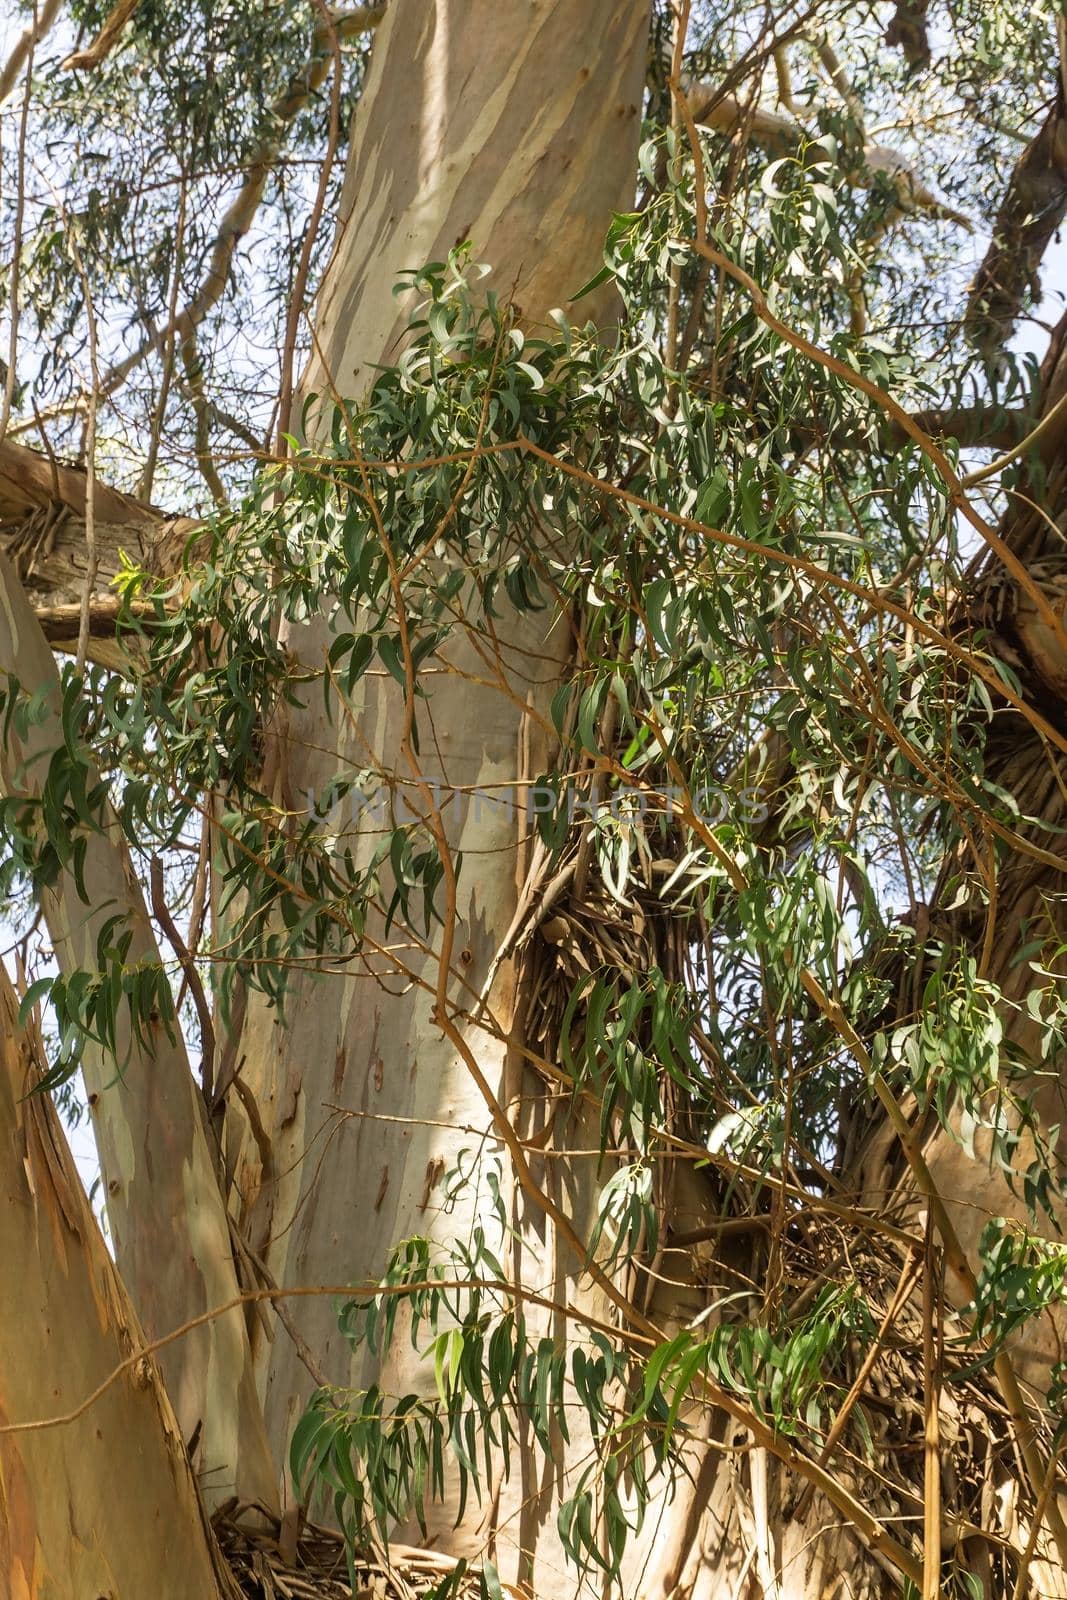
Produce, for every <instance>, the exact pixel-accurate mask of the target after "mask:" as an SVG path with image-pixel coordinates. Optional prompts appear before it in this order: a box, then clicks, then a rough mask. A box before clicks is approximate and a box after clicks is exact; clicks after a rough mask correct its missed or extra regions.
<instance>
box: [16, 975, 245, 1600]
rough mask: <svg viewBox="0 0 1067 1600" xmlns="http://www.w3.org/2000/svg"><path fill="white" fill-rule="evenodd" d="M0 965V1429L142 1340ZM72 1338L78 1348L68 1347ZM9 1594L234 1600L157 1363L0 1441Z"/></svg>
mask: <svg viewBox="0 0 1067 1600" xmlns="http://www.w3.org/2000/svg"><path fill="white" fill-rule="evenodd" d="M41 1070H42V1062H41V1057H40V1052H39V1048H38V1046H37V1041H36V1040H35V1039H33V1038H32V1036H31V1035H30V1033H29V1032H28V1031H27V1030H24V1029H21V1028H20V1027H19V1026H18V1007H17V1004H16V1000H15V996H14V993H13V992H12V989H11V984H10V982H9V980H8V977H7V974H6V972H5V971H4V969H3V967H2V966H0V1259H2V1260H3V1263H4V1271H5V1273H6V1275H7V1285H8V1287H7V1291H6V1292H5V1295H4V1298H3V1311H2V1313H0V1422H3V1423H11V1422H24V1421H32V1420H34V1419H36V1418H38V1417H43V1416H48V1415H50V1414H53V1413H54V1412H55V1411H56V1410H57V1409H60V1408H63V1407H65V1406H71V1405H73V1404H76V1403H77V1402H78V1401H79V1400H81V1399H82V1397H83V1396H84V1395H86V1394H88V1393H90V1392H91V1391H92V1390H93V1389H94V1388H95V1387H96V1385H97V1384H98V1383H100V1382H101V1381H102V1380H103V1379H104V1378H106V1377H107V1376H108V1374H109V1373H110V1372H111V1371H112V1370H113V1369H114V1367H115V1366H116V1365H117V1364H118V1363H119V1362H120V1361H121V1360H123V1359H124V1357H126V1356H127V1355H128V1354H129V1353H130V1352H131V1351H133V1350H136V1349H137V1347H138V1346H139V1345H140V1344H141V1343H143V1334H142V1333H141V1329H140V1327H139V1325H138V1322H137V1318H136V1316H135V1314H134V1312H133V1308H132V1307H131V1305H130V1303H129V1300H128V1299H127V1296H126V1292H125V1289H124V1287H123V1284H122V1282H121V1280H120V1278H119V1275H118V1273H117V1272H116V1270H115V1268H114V1266H113V1264H112V1262H111V1259H110V1257H109V1256H108V1253H107V1250H106V1248H105V1246H104V1241H103V1239H102V1238H101V1237H100V1231H99V1229H98V1228H97V1225H96V1219H95V1218H94V1216H93V1214H92V1211H91V1210H90V1208H89V1204H88V1201H87V1200H86V1197H85V1191H84V1189H83V1188H82V1185H81V1180H80V1179H79V1177H78V1174H77V1171H76V1170H75V1167H74V1163H73V1161H72V1160H71V1156H70V1151H69V1150H68V1148H67V1143H66V1140H65V1138H64V1136H63V1131H62V1129H61V1128H60V1126H59V1122H58V1119H57V1117H56V1114H55V1111H54V1110H53V1109H52V1103H51V1100H50V1099H49V1097H48V1096H47V1095H35V1094H31V1093H30V1091H31V1090H32V1088H33V1086H34V1083H35V1082H36V1081H37V1079H38V1077H39V1075H40V1072H41ZM72 1335H73V1336H72ZM0 1507H2V1514H0V1593H3V1594H4V1595H5V1596H11V1597H12V1600H36V1597H38V1596H40V1597H41V1600H96V1597H97V1596H107V1600H147V1597H148V1596H151V1597H152V1600H228V1597H229V1596H231V1595H232V1594H233V1592H234V1591H233V1589H232V1586H231V1585H230V1584H229V1583H228V1582H227V1581H226V1580H225V1579H224V1578H223V1577H221V1576H220V1573H221V1570H222V1568H221V1561H220V1560H218V1558H217V1553H216V1551H215V1545H214V1539H213V1537H212V1535H211V1533H210V1531H209V1529H208V1527H207V1524H206V1520H205V1517H204V1512H203V1508H202V1506H201V1504H200V1500H199V1497H198V1494H197V1489H196V1484H195V1482H194V1480H193V1475H192V1473H191V1471H190V1469H189V1463H188V1461H187V1459H186V1455H185V1448H184V1446H183V1444H182V1441H181V1437H180V1435H179V1432H178V1425H177V1422H176V1420H175V1417H174V1413H173V1411H172V1410H171V1406H170V1402H169V1400H168V1399H167V1396H166V1393H165V1392H164V1389H163V1385H162V1382H161V1380H160V1375H159V1371H158V1368H157V1367H156V1364H155V1362H154V1361H151V1360H145V1361H144V1362H143V1364H140V1363H139V1364H138V1365H137V1366H135V1367H132V1368H131V1369H130V1371H129V1373H128V1374H127V1376H126V1377H125V1378H124V1379H123V1380H122V1381H121V1382H120V1383H117V1384H115V1385H114V1386H113V1387H112V1388H111V1389H109V1390H108V1391H107V1392H106V1393H105V1394H104V1395H103V1396H102V1397H101V1399H100V1400H99V1402H98V1403H97V1404H96V1405H95V1406H94V1407H93V1408H92V1410H91V1411H89V1412H87V1413H86V1415H85V1416H84V1417H80V1418H79V1419H78V1420H77V1421H76V1422H74V1423H71V1424H70V1425H69V1426H67V1427H64V1428H51V1429H47V1430H45V1431H43V1432H40V1433H24V1434H14V1435H7V1436H3V1435H0Z"/></svg>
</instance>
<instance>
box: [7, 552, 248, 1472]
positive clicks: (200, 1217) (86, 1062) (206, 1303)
mask: <svg viewBox="0 0 1067 1600" xmlns="http://www.w3.org/2000/svg"><path fill="white" fill-rule="evenodd" d="M0 673H2V674H4V675H5V676H6V675H9V674H10V675H12V676H14V677H16V678H17V679H18V681H19V682H20V683H21V684H22V685H23V687H24V688H26V689H28V690H30V691H36V690H40V689H42V688H44V689H47V690H48V693H49V696H50V698H51V700H52V703H53V706H54V707H55V708H56V709H54V711H53V715H52V716H51V717H50V718H49V719H48V720H47V721H46V722H44V723H39V724H37V725H35V727H34V728H33V730H32V732H31V734H30V736H29V739H28V741H27V743H26V744H24V745H22V744H20V743H19V742H18V739H17V736H16V735H15V733H14V732H13V731H12V732H11V733H10V735H9V743H8V747H7V748H6V749H4V750H2V751H0V792H2V793H4V794H7V795H12V794H25V795H30V796H33V795H36V794H37V793H39V790H40V785H41V782H42V780H43V777H44V775H45V773H46V771H47V768H48V763H49V761H50V759H51V757H52V755H53V754H54V753H55V751H56V750H57V749H60V748H62V745H63V733H62V721H61V718H60V714H59V710H58V699H59V675H58V672H57V670H56V664H55V661H54V659H53V657H52V653H51V651H50V650H49V648H48V645H47V643H46V642H45V639H44V637H43V635H42V633H41V630H40V627H39V626H38V624H37V620H36V618H35V617H34V614H33V612H32V610H31V609H30V606H29V603H28V602H27V600H26V596H25V594H24V593H23V591H22V588H21V586H20V585H19V583H18V580H17V579H16V578H15V576H14V574H13V573H12V571H11V567H10V565H9V563H8V562H7V561H6V559H4V558H3V557H2V556H0ZM84 877H85V886H86V892H87V895H88V902H89V903H88V905H86V904H85V902H84V901H82V900H81V899H80V897H79V895H78V893H77V890H76V887H75V884H74V881H73V878H72V876H71V874H70V873H65V874H64V875H63V876H62V878H61V879H60V881H59V884H58V886H57V888H56V889H55V890H53V891H45V892H44V893H43V894H42V903H43V907H44V913H45V917H46V920H47V922H48V928H49V933H50V935H51V939H52V945H53V948H54V950H55V954H56V959H57V961H58V962H59V965H60V968H61V970H62V971H63V972H64V973H65V974H68V975H69V974H71V973H74V972H78V971H82V972H96V971H97V970H98V967H97V941H98V938H99V935H100V933H101V930H102V929H103V927H104V925H105V923H106V922H107V921H109V920H110V919H111V918H112V917H114V916H116V915H122V914H123V913H125V914H126V916H127V917H128V919H129V920H128V922H127V927H128V928H129V930H130V931H131V933H132V935H133V939H132V944H131V946H130V950H129V955H128V958H127V960H128V964H129V965H130V966H137V965H138V964H144V965H154V966H158V965H159V962H160V954H159V950H158V947H157V945H156V941H155V937H154V935H153V932H152V927H151V924H150V923H149V920H148V916H147V913H146V911H145V907H144V900H143V897H142V894H141V889H140V885H139V884H138V882H137V879H136V877H135V875H134V872H133V867H132V865H131V863H130V859H129V855H128V852H127V850H126V847H125V843H124V842H123V840H122V837H121V834H120V832H119V828H118V824H117V822H115V821H114V819H112V820H111V825H110V827H109V829H108V831H107V832H106V833H97V834H93V835H91V836H89V837H88V839H87V848H86V855H85V867H84ZM116 1031H117V1043H118V1047H117V1050H116V1054H115V1057H114V1058H113V1057H111V1056H110V1055H106V1054H105V1053H104V1052H103V1051H102V1050H101V1049H99V1048H97V1047H92V1048H87V1049H86V1051H85V1054H84V1058H83V1071H84V1074H85V1083H86V1087H87V1089H88V1091H89V1101H90V1105H91V1106H92V1110H93V1125H94V1129H95V1132H96V1137H97V1143H98V1147H99V1152H100V1161H101V1168H102V1171H103V1177H104V1182H105V1185H106V1190H107V1204H108V1216H109V1219H110V1221H111V1226H112V1230H113V1235H114V1239H115V1253H116V1257H117V1260H118V1264H119V1269H120V1271H121V1272H122V1275H123V1279H124V1282H125V1284H126V1287H127V1288H128V1290H129V1291H130V1294H131V1297H132V1299H133V1301H134V1304H135V1306H136V1307H137V1311H138V1314H139V1316H140V1318H141V1320H142V1322H143V1323H144V1325H145V1327H146V1328H147V1329H148V1331H149V1333H150V1334H159V1333H164V1332H167V1331H169V1329H170V1328H172V1327H174V1326H175V1325H176V1324H177V1323H179V1322H181V1321H183V1320H184V1319H185V1318H187V1317H189V1316H191V1315H194V1314H195V1313H196V1312H197V1311H202V1310H206V1309H207V1308H208V1307H210V1306H213V1305H218V1304H220V1303H221V1302H223V1301H226V1300H229V1299H232V1298H233V1296H234V1295H235V1294H236V1293H237V1292H238V1288H239V1286H238V1283H237V1277H236V1274H235V1271H234V1265H233V1260H232V1256H231V1246H230V1236H229V1226H228V1223H227V1220H226V1211H225V1207H224V1206H223V1203H222V1196H221V1193H220V1190H219V1185H218V1181H217V1179H216V1176H215V1165H214V1161H213V1159H212V1154H211V1151H210V1149H209V1146H208V1141H207V1135H206V1132H205V1126H204V1119H203V1116H202V1114H201V1107H200V1103H199V1099H198V1095H197V1090H196V1087H195V1085H194V1082H193V1078H192V1075H191V1073H190V1071H189V1063H188V1060H187V1058H186V1053H185V1046H184V1043H183V1042H182V1040H181V1038H180V1037H179V1038H178V1039H177V1040H176V1041H173V1042H172V1041H171V1040H170V1039H169V1038H168V1037H167V1034H166V1032H165V1030H164V1029H163V1028H162V1026H160V1027H158V1028H157V1030H156V1038H155V1041H154V1044H155V1048H154V1051H153V1052H151V1053H149V1052H148V1051H147V1050H146V1049H145V1048H144V1047H143V1046H142V1045H141V1044H140V1042H139V1041H138V1039H137V1037H136V1034H135V1033H134V1031H133V1029H132V1028H131V1027H130V1022H129V1016H128V1013H120V1016H119V1019H118V1025H117V1030H116ZM163 1367H164V1372H165V1376H166V1381H167V1388H168V1393H169V1394H170V1397H171V1400H172V1401H173V1404H174V1407H175V1410H176V1411H177V1413H178V1416H179V1418H180V1421H181V1424H182V1430H183V1433H184V1434H185V1437H186V1438H187V1439H189V1438H191V1437H192V1436H193V1433H194V1431H195V1430H196V1429H197V1427H198V1426H199V1428H200V1441H201V1442H200V1451H199V1457H198V1467H199V1470H200V1471H201V1472H202V1473H203V1474H205V1477H204V1486H205V1492H206V1494H207V1495H208V1497H209V1499H225V1498H226V1497H227V1496H228V1495H230V1494H232V1493H233V1492H234V1488H235V1480H236V1483H237V1485H238V1486H239V1491H240V1492H241V1493H242V1494H243V1495H244V1497H245V1498H247V1499H263V1500H265V1501H266V1502H267V1503H268V1504H270V1503H271V1502H272V1501H273V1499H274V1495H275V1482H274V1473H273V1470H272V1468H271V1464H270V1458H269V1455H268V1451H267V1446H266V1440H265V1437H264V1433H263V1424H262V1418H261V1414H260V1410H259V1403H258V1400H257V1397H256V1392H255V1386H254V1382H253V1378H252V1371H251V1366H250V1362H249V1352H248V1340H247V1334H246V1331H245V1324H244V1320H243V1318H242V1316H241V1314H240V1312H239V1311H234V1312H231V1313H230V1314H229V1315H227V1316H226V1317H223V1318H219V1319H218V1322H217V1323H211V1324H209V1325H208V1326H207V1327H205V1328H203V1329H199V1330H197V1332H196V1333H195V1334H193V1335H190V1337H189V1339H188V1340H184V1341H182V1342H181V1343H180V1344H178V1345H175V1346H174V1347H173V1348H172V1349H171V1350H169V1351H168V1352H167V1354H166V1355H165V1356H164V1359H163Z"/></svg>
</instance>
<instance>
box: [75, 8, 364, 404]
mask: <svg viewBox="0 0 1067 1600" xmlns="http://www.w3.org/2000/svg"><path fill="white" fill-rule="evenodd" d="M384 15H385V5H384V4H382V5H370V6H361V7H360V8H359V9H358V10H356V11H346V12H340V13H334V14H333V15H332V17H331V19H330V25H329V26H327V24H326V23H325V22H323V21H320V22H318V23H316V25H315V29H314V32H313V33H312V36H311V54H310V56H309V58H308V60H307V62H306V63H305V65H304V66H303V67H302V68H301V69H300V71H299V72H297V73H296V74H295V75H294V76H293V77H292V78H291V79H290V80H289V83H288V84H287V85H286V87H285V89H284V90H283V91H282V93H281V94H280V95H279V96H278V98H277V99H276V100H275V101H274V103H273V105H272V106H271V107H270V112H269V121H270V123H271V124H272V125H273V131H272V132H271V133H270V134H269V135H268V136H267V138H265V139H264V140H263V142H262V144H261V145H260V146H259V149H258V150H257V151H256V153H255V155H254V156H253V157H252V161H251V163H250V165H249V168H248V171H247V172H246V174H245V179H244V182H243V183H242V185H241V187H240V189H239V190H238V192H237V195H236V197H235V198H234V200H233V201H232V203H231V204H230V206H229V208H228V209H227V211H226V213H225V215H224V216H223V219H222V223H221V225H220V227H219V232H218V237H217V238H216V240H215V246H214V249H213V250H212V252H211V255H210V257H209V258H208V266H207V272H206V273H205V275H204V279H203V281H202V283H201V285H200V288H199V289H198V291H197V293H196V294H195V295H194V297H193V299H192V300H190V301H189V302H188V304H187V305H186V306H185V307H184V309H183V310H181V311H179V313H178V315H177V316H176V317H175V318H173V320H172V321H171V322H169V323H167V325H166V326H165V327H163V328H161V329H159V331H158V332H156V333H155V334H153V336H152V338H151V339H146V340H145V342H144V343H143V344H142V345H140V346H138V348H137V349H136V350H134V351H133V353H132V354H131V355H129V356H127V357H126V358H125V360H123V361H120V362H118V363H117V364H116V365H115V366H113V367H112V368H111V370H110V372H108V373H107V374H105V376H104V379H103V382H102V384H101V390H102V392H103V393H104V394H113V393H114V391H115V390H116V389H117V388H118V387H119V385H120V384H121V383H123V382H125V380H126V379H127V378H128V377H129V375H130V373H131V372H132V371H133V370H134V368H135V367H138V366H139V365H140V364H141V362H142V361H143V360H144V359H145V358H146V356H149V355H151V353H152V351H153V350H156V349H158V348H159V345H160V343H161V342H162V341H163V340H164V339H167V338H169V337H170V336H171V335H172V334H174V335H177V336H179V337H180V338H183V339H184V338H187V337H188V335H189V334H190V333H193V332H195V331H196V329H197V328H198V327H199V326H200V324H201V323H202V322H203V320H204V318H205V317H206V316H207V314H208V312H209V311H210V310H211V309H212V307H213V306H215V305H217V304H218V302H219V300H221V298H222V295H223V292H224V290H225V288H226V284H227V282H228V280H229V276H230V268H231V266H232V265H233V257H234V252H235V251H236V249H237V245H238V242H239V240H240V239H241V238H242V237H243V236H244V234H246V233H247V232H248V230H249V228H250V227H251V225H252V221H253V218H254V217H255V214H256V212H257V211H258V209H259V204H260V201H261V200H262V199H263V192H264V190H265V189H266V186H267V179H268V178H269V176H270V173H271V170H272V168H273V166H274V163H275V162H276V161H277V159H278V156H279V154H280V153H281V148H282V144H283V142H284V138H285V134H286V133H287V131H288V129H289V128H290V126H291V125H292V123H293V121H294V119H295V118H296V116H297V115H298V113H299V112H300V111H302V110H303V108H304V106H306V105H307V103H308V101H309V100H310V99H311V96H312V95H313V94H314V92H315V90H316V89H317V88H318V87H319V85H320V84H321V83H322V81H323V79H324V78H325V77H326V74H327V72H328V71H329V69H330V66H331V64H332V61H333V56H332V52H331V32H332V33H334V34H336V37H337V38H338V39H351V38H354V37H355V36H356V35H358V34H361V33H368V32H370V30H371V29H373V28H376V27H377V26H378V24H379V22H381V20H382V18H383V17H384Z"/></svg>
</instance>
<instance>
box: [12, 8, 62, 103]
mask: <svg viewBox="0 0 1067 1600" xmlns="http://www.w3.org/2000/svg"><path fill="white" fill-rule="evenodd" d="M60 3H61V0H45V3H44V5H43V6H41V7H40V8H39V10H38V12H37V16H36V19H35V20H34V21H33V22H31V23H30V26H29V27H28V28H27V29H26V30H25V32H24V33H22V34H21V35H20V37H19V39H18V41H17V43H16V44H15V47H14V49H13V50H12V52H11V54H10V55H9V56H8V58H7V60H6V61H5V63H4V67H3V70H2V71H0V106H2V105H3V103H4V101H5V100H6V99H7V98H8V96H9V95H10V94H11V91H12V90H13V89H14V87H15V85H16V83H18V81H19V74H20V73H21V72H22V69H23V67H24V66H25V65H26V62H27V60H28V59H29V54H30V51H31V50H32V49H33V47H34V46H35V45H36V44H39V43H40V41H41V40H42V39H43V38H44V36H45V34H46V33H47V32H48V31H49V29H50V28H51V26H52V24H53V22H55V20H56V17H57V16H58V15H59V7H60Z"/></svg>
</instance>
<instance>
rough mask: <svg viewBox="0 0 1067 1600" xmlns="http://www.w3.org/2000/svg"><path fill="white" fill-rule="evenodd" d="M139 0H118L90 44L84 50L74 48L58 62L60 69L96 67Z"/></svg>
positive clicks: (113, 43)
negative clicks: (63, 59) (71, 52)
mask: <svg viewBox="0 0 1067 1600" xmlns="http://www.w3.org/2000/svg"><path fill="white" fill-rule="evenodd" d="M140 3H141V0H118V3H117V4H116V5H115V6H113V7H112V9H111V11H110V12H109V13H108V15H107V16H106V17H105V18H104V23H103V26H102V27H101V29H100V32H99V33H98V34H97V36H96V38H95V39H94V40H93V42H92V44H91V45H88V46H87V47H86V48H85V49H84V50H75V51H74V52H73V54H72V55H69V56H68V57H67V58H66V60H65V61H61V62H60V70H61V71H63V72H73V71H77V70H83V71H90V72H91V71H92V70H93V69H94V68H95V67H98V66H99V65H100V63H101V61H103V60H104V58H105V56H108V55H110V54H111V51H112V50H113V49H114V48H115V45H116V43H117V42H118V38H119V35H120V34H121V33H122V30H123V28H125V26H126V24H127V22H129V20H130V18H131V17H132V16H133V14H134V12H135V11H136V10H137V7H138V6H139V5H140Z"/></svg>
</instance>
